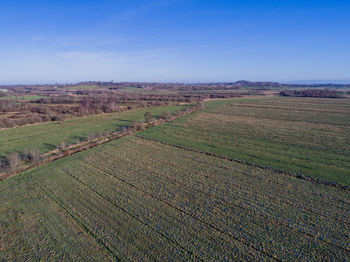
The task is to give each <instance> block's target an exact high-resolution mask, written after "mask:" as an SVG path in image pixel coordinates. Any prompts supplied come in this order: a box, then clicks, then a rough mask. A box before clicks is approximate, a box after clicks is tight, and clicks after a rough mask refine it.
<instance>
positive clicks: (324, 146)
mask: <svg viewBox="0 0 350 262" xmlns="http://www.w3.org/2000/svg"><path fill="white" fill-rule="evenodd" d="M206 105H207V108H206V109H205V110H204V111H203V112H201V113H197V114H194V115H190V116H188V117H185V118H183V119H178V120H176V121H174V122H171V123H167V124H165V125H162V126H159V127H155V128H152V129H148V130H147V131H145V132H142V133H141V135H142V136H144V137H147V138H151V139H154V140H158V141H162V142H166V143H170V144H174V145H180V146H184V147H188V148H193V149H196V150H200V151H205V152H211V153H214V154H217V155H222V156H226V157H230V158H235V159H240V160H243V161H248V162H252V163H257V164H260V165H263V166H267V167H273V168H278V169H283V170H286V171H290V172H297V173H301V174H304V175H308V176H312V177H315V178H322V179H325V180H328V181H335V182H338V183H341V184H345V185H350V117H349V116H350V99H326V98H301V97H300V98H282V97H264V98H242V99H230V100H224V101H223V100H218V101H210V102H207V103H206Z"/></svg>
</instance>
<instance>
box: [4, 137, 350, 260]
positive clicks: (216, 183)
mask: <svg viewBox="0 0 350 262" xmlns="http://www.w3.org/2000/svg"><path fill="white" fill-rule="evenodd" d="M0 199H1V200H0V201H1V205H0V224H1V225H4V226H2V227H0V256H1V258H2V259H4V260H6V261H9V260H17V259H28V260H81V261H90V260H99V261H110V260H118V261H120V260H121V261H193V260H197V261H198V260H201V261H228V260H233V261H237V260H246V261H257V260H259V261H271V260H272V257H273V258H275V259H278V260H285V261H292V260H310V261H311V260H312V261H320V260H324V259H325V258H327V259H328V260H334V261H342V260H347V259H348V258H349V256H350V252H349V248H350V245H349V243H350V241H349V232H350V225H349V223H348V222H347V220H348V214H349V212H350V206H349V205H348V203H349V202H350V194H349V192H348V191H343V190H340V189H336V188H333V187H329V186H323V185H320V184H313V183H311V182H307V181H303V180H300V179H296V178H292V177H289V176H284V175H283V176H281V175H280V174H277V173H274V172H271V171H266V170H263V169H260V168H254V167H249V166H246V165H244V164H238V163H235V162H230V161H227V160H222V159H218V158H215V157H211V156H207V155H204V154H200V153H195V152H191V151H188V150H182V149H178V148H175V147H173V146H167V145H163V144H160V143H157V142H151V141H147V140H144V139H141V138H137V137H124V138H121V139H119V140H115V141H112V142H109V143H106V144H104V145H101V146H97V147H95V148H92V149H89V150H87V151H83V152H80V153H77V154H75V155H72V156H70V157H67V158H64V159H61V160H58V161H55V162H52V163H50V164H47V165H45V166H42V167H40V168H38V169H35V170H32V171H30V172H26V173H23V174H21V175H17V176H13V177H11V178H9V179H7V180H4V181H2V182H0Z"/></svg>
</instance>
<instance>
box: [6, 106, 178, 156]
mask: <svg viewBox="0 0 350 262" xmlns="http://www.w3.org/2000/svg"><path fill="white" fill-rule="evenodd" d="M181 108H183V106H166V107H149V108H143V109H137V110H132V111H127V112H118V113H111V114H103V115H96V116H88V117H81V118H74V119H70V120H66V121H63V122H47V123H42V124H37V125H31V126H22V127H17V128H10V129H3V130H0V157H4V156H5V155H6V154H7V153H9V152H20V151H23V150H24V149H30V148H37V149H39V150H40V152H47V151H50V150H52V149H54V148H55V147H56V146H57V145H59V144H60V143H61V142H62V141H64V142H65V143H67V144H69V143H74V142H76V141H77V140H78V139H80V138H83V137H85V135H86V134H92V133H98V132H101V131H116V130H120V129H121V128H122V127H123V126H126V125H130V124H131V123H132V122H133V121H135V120H143V119H144V114H145V112H147V111H149V112H150V113H151V115H152V116H154V117H157V116H160V115H161V114H163V113H164V112H170V113H171V112H175V111H177V110H180V109H181Z"/></svg>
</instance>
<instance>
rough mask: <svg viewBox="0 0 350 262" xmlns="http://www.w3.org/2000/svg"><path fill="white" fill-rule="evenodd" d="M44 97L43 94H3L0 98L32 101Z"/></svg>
mask: <svg viewBox="0 0 350 262" xmlns="http://www.w3.org/2000/svg"><path fill="white" fill-rule="evenodd" d="M40 98H43V96H39V95H25V96H3V97H0V100H17V101H21V100H22V101H31V100H37V99H40Z"/></svg>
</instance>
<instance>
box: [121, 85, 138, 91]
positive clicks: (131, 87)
mask: <svg viewBox="0 0 350 262" xmlns="http://www.w3.org/2000/svg"><path fill="white" fill-rule="evenodd" d="M121 90H140V88H138V87H136V86H126V87H123V88H122V89H121Z"/></svg>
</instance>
